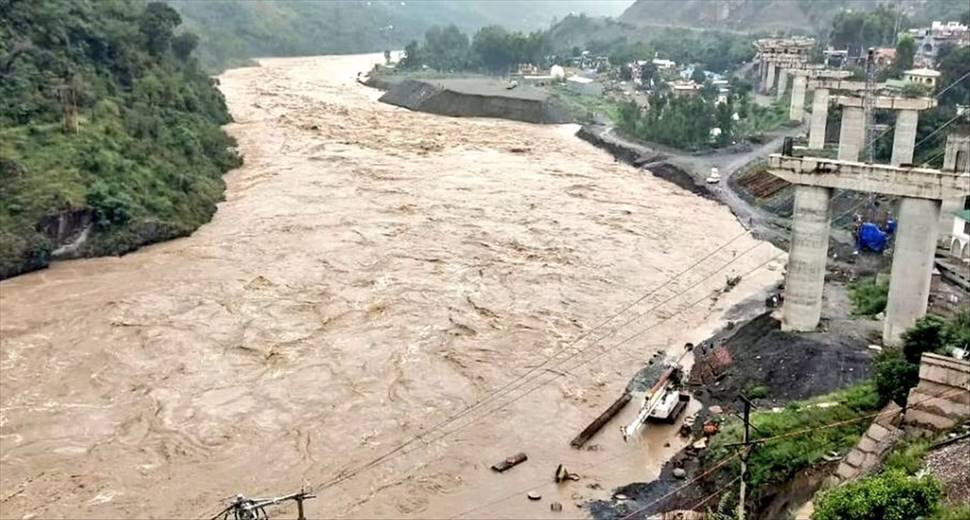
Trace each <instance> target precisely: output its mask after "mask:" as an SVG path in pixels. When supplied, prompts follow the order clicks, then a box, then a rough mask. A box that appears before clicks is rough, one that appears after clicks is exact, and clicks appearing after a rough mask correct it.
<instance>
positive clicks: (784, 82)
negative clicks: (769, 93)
mask: <svg viewBox="0 0 970 520" xmlns="http://www.w3.org/2000/svg"><path fill="white" fill-rule="evenodd" d="M790 75H791V74H789V73H788V71H787V70H785V69H779V70H778V92H777V93H776V94H775V99H781V98H783V97H785V91H786V90H788V76H790Z"/></svg>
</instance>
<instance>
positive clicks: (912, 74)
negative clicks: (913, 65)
mask: <svg viewBox="0 0 970 520" xmlns="http://www.w3.org/2000/svg"><path fill="white" fill-rule="evenodd" d="M939 78H940V71H938V70H933V69H912V70H907V71H905V72H903V79H904V80H905V81H908V82H910V83H917V84H919V85H924V86H926V87H928V88H929V89H930V90H933V89H935V88H936V82H937V81H938V80H939Z"/></svg>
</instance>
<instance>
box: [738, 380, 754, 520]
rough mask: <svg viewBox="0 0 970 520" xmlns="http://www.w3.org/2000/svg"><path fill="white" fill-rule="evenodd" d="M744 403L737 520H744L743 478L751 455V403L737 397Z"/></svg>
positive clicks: (745, 488)
mask: <svg viewBox="0 0 970 520" xmlns="http://www.w3.org/2000/svg"><path fill="white" fill-rule="evenodd" d="M738 397H740V398H741V400H742V401H744V445H743V446H742V447H741V491H740V493H738V520H744V500H745V493H746V492H747V486H746V485H745V482H744V478H745V477H746V476H747V473H748V454H750V453H751V448H750V443H751V401H750V400H748V398H747V397H745V396H744V395H740V394H739V395H738Z"/></svg>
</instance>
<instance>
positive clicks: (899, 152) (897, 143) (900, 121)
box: [892, 110, 919, 166]
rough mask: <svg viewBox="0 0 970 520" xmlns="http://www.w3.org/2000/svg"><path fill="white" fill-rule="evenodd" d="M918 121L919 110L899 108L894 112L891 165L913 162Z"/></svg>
mask: <svg viewBox="0 0 970 520" xmlns="http://www.w3.org/2000/svg"><path fill="white" fill-rule="evenodd" d="M918 123H919V112H917V111H915V110H900V111H898V112H897V113H896V130H895V132H894V133H893V158H892V165H893V166H899V165H900V164H912V163H913V152H914V151H915V148H916V126H917V124H918Z"/></svg>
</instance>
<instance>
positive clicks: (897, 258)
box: [882, 197, 940, 345]
mask: <svg viewBox="0 0 970 520" xmlns="http://www.w3.org/2000/svg"><path fill="white" fill-rule="evenodd" d="M898 217H899V226H898V227H897V229H896V244H895V246H894V247H893V266H892V271H891V272H890V275H889V300H888V302H887V303H886V322H885V324H884V326H883V332H882V340H883V343H885V344H886V345H898V344H899V342H900V335H901V334H902V333H903V332H904V331H905V330H906V329H908V328H909V327H911V326H913V324H914V323H916V320H917V319H919V318H920V317H922V316H923V315H924V314H926V304H927V301H928V300H929V295H930V278H931V277H932V275H933V255H934V253H935V251H936V235H937V221H938V220H939V218H940V201H938V200H930V199H913V198H908V197H907V198H903V199H902V200H901V201H900V202H899V215H898Z"/></svg>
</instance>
